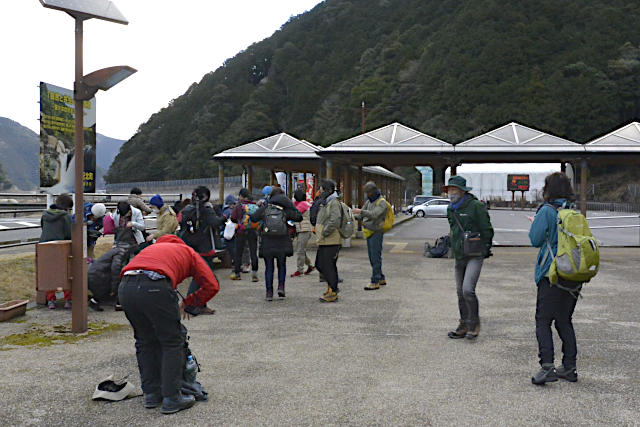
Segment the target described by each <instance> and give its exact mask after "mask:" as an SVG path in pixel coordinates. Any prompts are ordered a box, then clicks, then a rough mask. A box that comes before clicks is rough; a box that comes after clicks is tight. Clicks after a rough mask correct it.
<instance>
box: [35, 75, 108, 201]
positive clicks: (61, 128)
mask: <svg viewBox="0 0 640 427" xmlns="http://www.w3.org/2000/svg"><path fill="white" fill-rule="evenodd" d="M74 106H75V104H74V100H73V91H72V90H69V89H64V88H61V87H58V86H54V85H51V84H49V83H43V82H40V188H41V189H42V190H44V191H46V192H47V193H50V194H61V193H72V192H73V191H74V169H75V159H74V158H73V156H74V142H73V134H74V129H75V125H74V118H75V108H74ZM83 111H84V179H83V184H84V185H83V186H84V192H85V193H94V192H95V191H96V99H95V98H92V99H91V100H90V101H84V108H83Z"/></svg>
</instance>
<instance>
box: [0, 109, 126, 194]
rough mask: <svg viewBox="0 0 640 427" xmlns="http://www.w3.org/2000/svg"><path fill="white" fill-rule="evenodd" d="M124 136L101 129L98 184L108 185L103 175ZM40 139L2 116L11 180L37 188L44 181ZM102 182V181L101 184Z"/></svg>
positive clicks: (1, 159) (0, 157) (1, 137)
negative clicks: (119, 137)
mask: <svg viewBox="0 0 640 427" xmlns="http://www.w3.org/2000/svg"><path fill="white" fill-rule="evenodd" d="M123 143H124V141H123V140H120V139H115V138H110V137H108V136H104V135H102V134H100V133H98V136H97V138H96V144H97V150H96V152H97V154H96V156H97V158H96V163H97V166H96V169H97V173H96V175H97V180H98V181H97V184H98V186H97V187H98V188H104V179H103V176H104V174H105V172H106V171H107V170H109V167H110V166H111V163H112V162H113V159H114V158H115V156H116V155H117V154H118V151H119V150H120V147H121V146H122V144H123ZM39 153H40V140H39V136H38V134H37V133H35V132H34V131H32V130H31V129H29V128H27V127H24V126H22V125H21V124H20V123H18V122H15V121H13V120H10V119H7V118H5V117H0V164H1V165H2V167H3V169H4V171H5V172H6V176H7V177H8V179H9V181H10V182H11V183H12V184H13V185H15V186H16V187H17V188H19V189H20V190H25V191H26V190H34V189H36V188H38V186H39V185H40V176H39V174H40V171H39V168H40V166H39ZM1 176H2V174H1V173H0V186H2V185H3V184H2V182H4V181H3V180H2V177H1ZM101 184H102V185H101Z"/></svg>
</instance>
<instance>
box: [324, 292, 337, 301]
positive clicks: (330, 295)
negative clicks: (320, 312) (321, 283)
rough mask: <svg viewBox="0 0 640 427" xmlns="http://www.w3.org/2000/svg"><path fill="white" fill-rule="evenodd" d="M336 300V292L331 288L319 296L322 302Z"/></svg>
mask: <svg viewBox="0 0 640 427" xmlns="http://www.w3.org/2000/svg"><path fill="white" fill-rule="evenodd" d="M337 300H338V294H337V293H335V292H333V291H332V290H331V289H329V290H328V292H326V293H325V294H324V295H322V296H321V297H320V301H322V302H336V301H337Z"/></svg>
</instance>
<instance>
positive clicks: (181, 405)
mask: <svg viewBox="0 0 640 427" xmlns="http://www.w3.org/2000/svg"><path fill="white" fill-rule="evenodd" d="M195 403H196V398H195V397H193V396H191V395H184V394H182V393H178V394H177V395H176V396H174V397H165V398H164V399H162V409H161V410H160V411H161V412H162V413H163V414H175V413H176V412H178V411H182V410H183V409H189V408H191V407H192V406H193V405H194V404H195Z"/></svg>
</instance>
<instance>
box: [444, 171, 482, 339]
mask: <svg viewBox="0 0 640 427" xmlns="http://www.w3.org/2000/svg"><path fill="white" fill-rule="evenodd" d="M444 191H446V192H447V193H448V194H449V199H450V200H451V205H450V206H449V207H448V208H447V219H448V220H449V226H450V229H451V231H450V234H451V248H452V250H453V257H454V258H455V261H454V270H455V279H456V292H457V294H458V309H459V311H460V323H459V324H458V328H457V329H456V330H455V331H451V332H449V338H453V339H457V338H465V337H466V338H467V339H470V340H474V339H476V338H477V337H478V335H479V334H480V314H479V304H478V297H477V296H476V285H477V283H478V279H479V278H480V271H481V270H482V264H483V262H484V259H485V258H487V257H489V256H491V244H492V242H493V227H492V226H491V220H490V219H489V213H488V212H487V209H486V208H485V206H484V205H483V204H482V202H481V201H479V200H478V199H477V198H476V197H475V196H474V195H473V194H471V193H470V192H469V191H471V187H467V180H466V179H464V178H463V177H461V176H452V177H451V178H450V179H449V182H448V183H447V186H446V187H444Z"/></svg>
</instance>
